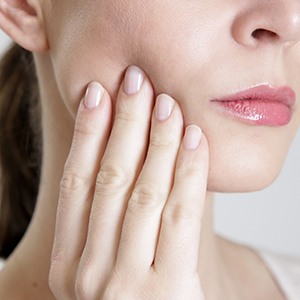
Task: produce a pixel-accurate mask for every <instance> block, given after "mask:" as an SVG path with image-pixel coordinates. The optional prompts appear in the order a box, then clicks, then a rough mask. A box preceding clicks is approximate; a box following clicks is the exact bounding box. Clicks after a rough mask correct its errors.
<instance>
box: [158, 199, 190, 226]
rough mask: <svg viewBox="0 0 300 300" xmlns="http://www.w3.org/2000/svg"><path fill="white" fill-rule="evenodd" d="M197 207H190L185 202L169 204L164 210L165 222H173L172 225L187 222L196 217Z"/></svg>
mask: <svg viewBox="0 0 300 300" xmlns="http://www.w3.org/2000/svg"><path fill="white" fill-rule="evenodd" d="M195 215H196V212H195V209H193V208H192V207H188V206H187V205H184V204H183V203H176V204H172V205H171V204H168V205H167V206H166V207H165V209H164V211H163V215H162V218H163V222H167V223H169V224H172V226H176V225H181V224H187V223H190V222H191V220H193V219H195Z"/></svg>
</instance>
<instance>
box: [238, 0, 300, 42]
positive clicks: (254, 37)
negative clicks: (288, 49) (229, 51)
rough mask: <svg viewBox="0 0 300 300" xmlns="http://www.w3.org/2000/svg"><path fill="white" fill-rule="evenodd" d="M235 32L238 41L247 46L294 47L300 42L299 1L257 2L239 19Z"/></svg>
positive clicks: (247, 8) (239, 15)
mask: <svg viewBox="0 0 300 300" xmlns="http://www.w3.org/2000/svg"><path fill="white" fill-rule="evenodd" d="M232 29H233V35H234V37H235V39H236V40H237V42H239V43H240V44H244V45H245V46H251V47H256V46H257V45H259V44H262V43H267V42H268V43H270V42H272V43H279V42H280V43H281V44H284V46H291V45H294V44H295V43H297V42H299V41H300V1H299V0H282V1H272V3H270V1H268V0H260V1H259V0H257V1H256V0H254V1H253V2H251V4H249V6H248V7H246V8H245V9H244V10H242V11H240V13H239V14H238V15H237V16H236V19H235V21H234V24H233V28H232Z"/></svg>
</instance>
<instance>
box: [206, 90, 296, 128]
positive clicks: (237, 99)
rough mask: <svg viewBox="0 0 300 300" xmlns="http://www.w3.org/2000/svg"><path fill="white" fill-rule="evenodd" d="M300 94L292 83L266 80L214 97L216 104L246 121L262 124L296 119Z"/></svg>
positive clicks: (223, 111) (277, 124) (221, 110)
mask: <svg viewBox="0 0 300 300" xmlns="http://www.w3.org/2000/svg"><path fill="white" fill-rule="evenodd" d="M295 102H296V94H295V92H294V91H293V90H292V89H291V88H290V87H289V86H282V87H273V86H271V85H267V84H262V85H258V86H255V87H252V88H249V89H247V90H244V91H241V92H238V93H235V94H232V95H229V96H225V97H222V98H220V99H213V100H211V103H212V104H213V106H215V108H216V109H217V110H218V111H219V112H221V113H224V114H225V115H227V116H231V117H232V118H236V119H238V120H240V121H242V122H246V123H249V124H253V125H261V126H285V125H288V124H289V123H290V122H291V120H292V115H293V108H294V105H295Z"/></svg>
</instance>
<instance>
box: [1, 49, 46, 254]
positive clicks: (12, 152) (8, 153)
mask: <svg viewBox="0 0 300 300" xmlns="http://www.w3.org/2000/svg"><path fill="white" fill-rule="evenodd" d="M39 105H40V102H39V95H38V84H37V78H36V73H35V67H34V61H33V55H32V53H30V52H28V51H26V50H25V49H23V48H21V47H20V46H18V45H16V44H13V45H12V46H11V48H10V49H9V50H8V51H7V53H6V54H5V55H4V57H3V58H2V60H1V62H0V168H1V169H0V171H1V173H0V174H1V177H0V201H1V202H0V203H1V206H0V256H2V257H4V258H6V257H8V256H9V255H10V254H11V252H12V251H13V250H14V248H15V247H16V245H17V244H18V243H19V241H20V240H21V238H22V237H23V235H24V233H25V231H26V229H27V227H28V225H29V222H30V220H31V217H32V214H33V211H34V207H35V203H36V197H37V193H38V186H39V180H40V166H41V132H40V131H41V130H40V128H41V126H40V106H39Z"/></svg>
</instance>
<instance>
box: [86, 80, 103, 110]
mask: <svg viewBox="0 0 300 300" xmlns="http://www.w3.org/2000/svg"><path fill="white" fill-rule="evenodd" d="M103 93H104V88H103V87H102V85H101V84H100V83H98V82H92V83H90V84H89V86H88V88H87V91H86V94H85V98H84V106H85V107H86V108H89V109H93V108H96V107H97V106H99V104H100V102H101V99H102V96H103Z"/></svg>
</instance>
